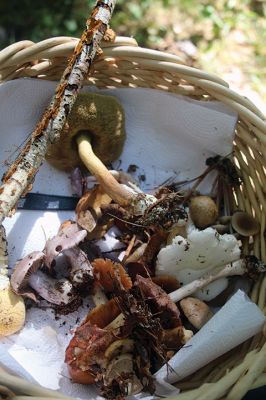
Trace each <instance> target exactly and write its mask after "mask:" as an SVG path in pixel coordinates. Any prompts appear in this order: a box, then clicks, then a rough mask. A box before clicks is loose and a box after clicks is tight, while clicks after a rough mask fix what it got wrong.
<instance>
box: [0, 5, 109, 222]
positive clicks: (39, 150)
mask: <svg viewBox="0 0 266 400" xmlns="http://www.w3.org/2000/svg"><path fill="white" fill-rule="evenodd" d="M115 3H116V0H97V3H96V5H95V7H94V9H93V11H92V14H91V17H90V18H89V19H88V20H87V22H86V29H85V30H84V32H83V34H82V36H81V39H80V41H79V43H78V45H77V47H76V49H75V51H74V54H73V56H72V58H71V59H70V61H69V63H68V66H67V68H66V69H65V71H64V73H63V76H62V78H61V81H60V83H59V84H58V86H57V88H56V91H55V95H54V97H53V99H52V101H51V103H50V105H49V106H48V108H47V109H46V111H45V112H44V114H43V116H42V118H41V120H40V122H39V123H38V125H37V126H36V128H35V130H34V131H33V133H32V134H31V137H30V139H29V140H28V141H27V143H26V145H25V146H24V147H23V149H22V151H21V152H20V154H19V156H18V157H17V159H16V160H15V161H14V163H13V164H12V165H11V167H10V168H9V169H8V171H7V172H6V173H5V175H4V176H3V178H2V182H3V185H2V186H1V187H0V223H1V222H2V221H3V219H4V218H5V217H6V216H8V215H9V214H10V212H11V211H12V210H13V209H14V208H15V206H16V203H17V201H18V200H19V198H20V197H21V195H23V194H24V193H26V192H27V191H28V190H29V189H30V187H31V184H32V183H33V181H34V177H35V175H36V173H37V171H38V169H39V167H40V165H41V164H42V162H43V160H44V158H45V154H46V151H47V147H48V144H50V143H53V142H54V141H55V140H57V139H58V138H59V136H60V133H61V130H62V128H63V127H64V124H65V121H66V119H67V116H68V114H69V112H70V111H71V108H72V106H73V104H74V102H75V100H76V97H77V95H78V92H79V90H80V89H81V87H82V82H83V80H84V79H85V77H86V76H87V74H88V72H89V69H90V67H91V64H92V61H93V59H94V57H95V55H96V53H97V50H98V48H99V47H98V46H99V43H100V41H101V40H102V38H103V36H104V34H105V32H106V29H107V27H108V24H109V21H110V19H111V16H112V12H113V9H114V6H115Z"/></svg>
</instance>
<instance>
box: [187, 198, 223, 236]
mask: <svg viewBox="0 0 266 400" xmlns="http://www.w3.org/2000/svg"><path fill="white" fill-rule="evenodd" d="M189 212H190V216H191V219H192V221H193V222H194V224H195V225H196V227H197V228H201V229H203V228H207V227H208V226H210V225H212V224H214V223H215V221H216V220H217V217H218V209H217V206H216V204H215V202H214V201H213V200H212V198H211V197H209V196H195V197H192V199H191V200H190V204H189Z"/></svg>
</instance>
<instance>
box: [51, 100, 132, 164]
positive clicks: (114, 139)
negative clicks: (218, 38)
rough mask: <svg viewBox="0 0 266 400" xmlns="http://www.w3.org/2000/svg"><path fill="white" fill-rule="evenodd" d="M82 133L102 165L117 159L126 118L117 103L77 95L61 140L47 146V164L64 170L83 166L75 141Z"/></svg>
mask: <svg viewBox="0 0 266 400" xmlns="http://www.w3.org/2000/svg"><path fill="white" fill-rule="evenodd" d="M81 133H83V134H84V133H87V134H88V137H89V138H90V139H91V143H92V147H93V151H94V153H95V154H96V156H97V157H99V158H100V160H101V161H102V162H103V163H105V164H108V163H109V162H111V161H114V160H116V159H118V157H119V156H120V154H121V152H122V150H123V145H124V142H125V137H126V134H125V116H124V111H123V108H122V106H121V105H120V103H119V101H118V100H117V99H116V98H115V97H113V96H105V95H100V94H96V93H81V94H79V95H78V96H77V100H76V102H75V104H74V105H73V107H72V110H71V112H70V113H69V115H68V118H67V122H66V124H65V127H64V129H63V131H62V132H61V135H60V139H59V140H58V141H57V142H55V143H52V144H50V146H49V147H48V151H47V155H46V159H47V161H48V162H49V163H50V164H52V165H53V166H54V167H56V168H58V169H60V170H64V171H70V170H71V169H73V168H74V167H77V166H83V163H82V161H81V160H80V157H79V154H78V147H77V144H76V141H75V137H77V136H78V135H79V134H81Z"/></svg>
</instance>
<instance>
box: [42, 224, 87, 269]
mask: <svg viewBox="0 0 266 400" xmlns="http://www.w3.org/2000/svg"><path fill="white" fill-rule="evenodd" d="M86 236H87V231H86V230H84V229H83V230H82V229H80V228H79V226H78V225H77V223H76V222H73V221H67V222H66V223H64V224H62V225H61V227H60V229H59V231H58V233H57V235H56V236H54V237H53V238H52V239H49V240H47V242H46V245H45V248H44V253H45V259H44V263H45V265H46V266H47V267H48V268H51V267H52V265H53V262H54V260H55V258H56V257H57V256H58V255H59V254H60V253H62V252H64V251H65V250H68V249H71V248H73V247H75V246H77V245H78V244H79V243H80V242H82V241H83V240H84V239H85V237H86Z"/></svg>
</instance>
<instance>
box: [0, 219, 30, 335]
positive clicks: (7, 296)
mask: <svg viewBox="0 0 266 400" xmlns="http://www.w3.org/2000/svg"><path fill="white" fill-rule="evenodd" d="M7 265H8V253H7V241H6V236H5V230H4V227H3V226H0V336H9V335H12V334H13V333H16V332H17V331H19V330H20V329H21V328H22V326H23V325H24V322H25V304H24V301H23V298H22V297H21V296H18V295H16V294H15V293H14V292H13V291H12V288H11V285H10V281H9V278H8V276H7Z"/></svg>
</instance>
